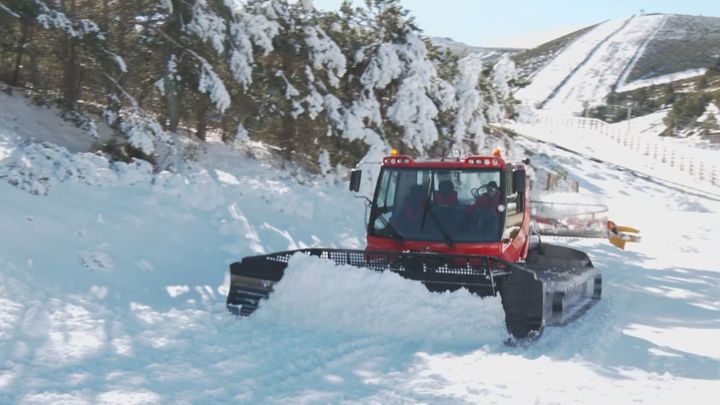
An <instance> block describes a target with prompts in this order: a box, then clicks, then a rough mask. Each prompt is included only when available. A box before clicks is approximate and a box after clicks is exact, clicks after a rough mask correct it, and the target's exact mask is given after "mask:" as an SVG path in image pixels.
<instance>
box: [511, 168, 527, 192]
mask: <svg viewBox="0 0 720 405" xmlns="http://www.w3.org/2000/svg"><path fill="white" fill-rule="evenodd" d="M512 190H513V193H524V192H525V170H515V171H514V172H513V184H512Z"/></svg>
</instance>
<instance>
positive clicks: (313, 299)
mask: <svg viewBox="0 0 720 405" xmlns="http://www.w3.org/2000/svg"><path fill="white" fill-rule="evenodd" d="M274 289H275V291H274V292H273V293H272V295H271V296H270V299H268V300H267V301H266V302H262V303H261V305H260V309H258V311H257V313H256V314H254V316H256V317H257V318H258V319H259V320H269V319H272V320H273V321H276V322H281V323H284V324H287V325H293V326H296V327H306V328H310V329H313V328H317V329H322V330H338V331H344V332H347V333H351V332H355V333H361V334H370V335H382V336H390V337H395V338H402V339H408V340H419V341H435V342H437V341H452V342H455V343H459V342H465V343H469V342H474V343H477V342H478V341H492V342H499V341H501V340H502V339H503V338H504V337H506V332H505V321H504V319H505V318H504V313H503V309H502V305H501V303H500V297H488V298H483V299H481V298H479V297H478V296H475V295H472V294H470V293H469V292H468V291H467V290H464V289H462V290H458V291H456V292H454V293H440V294H435V293H430V292H429V291H428V290H427V289H426V288H425V286H423V285H422V284H421V283H418V282H415V281H410V280H405V279H403V278H402V277H400V276H399V275H397V274H394V273H380V272H376V271H372V270H367V269H359V268H355V267H352V266H347V265H336V264H334V263H332V262H329V261H325V260H322V259H319V258H316V257H311V256H306V255H302V254H296V255H295V256H293V257H292V258H291V259H290V263H289V265H288V268H287V269H286V271H285V275H284V276H283V279H282V280H281V281H280V282H279V283H278V284H276V285H275V287H274Z"/></svg>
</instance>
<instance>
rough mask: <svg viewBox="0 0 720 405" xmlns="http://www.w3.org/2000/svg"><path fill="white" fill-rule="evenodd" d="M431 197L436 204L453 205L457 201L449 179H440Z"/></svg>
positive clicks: (455, 192) (453, 187)
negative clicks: (436, 189)
mask: <svg viewBox="0 0 720 405" xmlns="http://www.w3.org/2000/svg"><path fill="white" fill-rule="evenodd" d="M433 197H434V198H435V204H436V205H455V204H457V202H458V198H457V191H455V186H454V185H453V182H452V181H450V180H443V181H441V182H440V183H439V184H438V191H436V192H435V195H434V196H433Z"/></svg>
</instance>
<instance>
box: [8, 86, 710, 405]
mask: <svg viewBox="0 0 720 405" xmlns="http://www.w3.org/2000/svg"><path fill="white" fill-rule="evenodd" d="M21 102H22V100H21V99H19V98H12V99H3V100H2V103H3V104H2V107H3V108H2V109H0V110H4V109H5V107H6V106H8V105H9V104H12V105H14V107H13V108H17V109H21V107H18V106H17V105H15V103H21ZM22 108H23V109H24V108H25V107H22ZM23 111H27V114H30V113H32V117H33V119H35V120H40V121H41V122H43V125H45V126H46V127H47V128H57V125H58V124H59V122H58V121H55V120H56V118H55V117H54V116H53V115H52V114H48V113H47V112H43V111H40V110H36V109H33V108H30V107H27V109H25V110H23ZM22 114H25V113H22ZM15 118H16V119H12V118H8V117H7V115H5V116H0V206H2V210H0V229H2V230H3V237H2V239H1V240H0V402H2V403H21V404H46V403H67V404H148V403H150V404H152V403H228V402H234V403H251V402H254V403H258V402H259V403H340V402H342V403H408V402H409V403H417V402H426V403H529V402H532V403H541V404H544V403H583V404H588V403H589V404H606V403H634V402H640V403H649V404H677V403H697V404H712V403H715V398H714V397H715V396H716V395H717V393H718V392H720V350H719V349H718V347H719V346H718V345H717V342H718V341H720V316H718V315H720V298H718V297H720V269H719V268H718V267H717V258H716V257H715V256H714V255H713V254H712V252H713V251H714V248H715V247H716V245H717V241H718V238H717V235H718V234H720V203H718V202H717V201H713V200H710V199H706V198H702V197H698V196H695V195H692V194H688V193H686V192H683V191H682V190H680V189H677V188H673V187H667V186H666V185H663V184H662V183H658V182H652V181H647V180H645V179H641V178H638V177H636V176H633V175H632V174H631V173H629V172H622V171H617V170H615V169H612V168H610V167H609V166H607V165H604V164H602V163H598V162H596V161H592V160H587V159H583V158H581V157H579V156H578V155H576V154H573V153H571V152H567V151H560V150H557V149H554V148H552V147H551V146H549V145H547V144H542V143H537V142H535V141H533V140H528V139H518V143H519V147H522V148H524V149H526V150H527V151H528V153H530V154H532V156H531V159H532V160H533V164H534V165H538V167H540V166H545V167H558V166H562V167H563V168H564V169H566V170H567V171H568V172H569V173H570V175H571V176H573V178H576V179H578V181H580V188H581V190H582V191H583V193H586V196H587V197H588V198H589V199H593V200H598V199H599V200H602V201H604V202H606V203H607V204H608V205H609V207H610V209H611V212H610V216H611V218H613V219H615V220H616V222H618V223H621V224H626V225H632V226H636V227H638V228H640V229H641V232H642V236H643V241H642V243H640V244H634V245H631V246H630V247H629V248H628V250H627V251H620V250H617V249H616V248H614V247H612V246H610V245H609V243H607V242H606V241H603V240H594V239H583V240H574V239H566V240H559V241H558V242H560V243H567V244H569V245H571V246H574V247H577V248H580V249H582V250H584V251H586V252H588V254H589V255H590V257H591V258H592V260H593V262H594V264H595V266H596V267H598V268H599V269H600V270H601V271H602V272H603V277H604V289H603V294H604V297H603V300H602V301H601V302H600V303H599V304H598V305H596V306H595V307H594V308H592V309H591V310H590V311H589V312H588V313H587V314H586V315H585V316H584V317H582V318H581V319H579V320H578V321H576V322H574V323H571V324H570V325H568V326H566V327H563V328H549V329H547V330H546V332H545V333H544V335H543V336H542V338H541V339H540V340H538V341H536V342H534V343H532V344H528V345H523V346H520V347H508V346H505V345H504V344H503V340H504V339H505V338H506V336H507V335H506V332H505V331H504V327H503V323H504V321H503V312H502V308H501V307H500V303H499V299H493V298H489V299H483V300H480V299H478V298H477V297H473V296H471V295H469V294H467V293H465V292H462V291H461V292H458V293H455V294H430V293H428V292H426V290H425V288H424V287H422V286H421V285H418V284H416V283H412V282H408V281H405V280H402V279H400V278H398V277H397V276H396V275H394V274H378V273H375V272H370V271H362V270H358V269H352V268H346V267H342V266H340V267H338V266H335V265H331V264H329V263H325V262H322V261H320V260H318V259H316V258H308V257H295V258H293V260H292V262H291V264H290V266H289V268H288V270H287V272H286V274H287V276H286V277H285V278H284V279H283V280H282V282H280V283H279V284H278V285H277V289H276V292H275V293H274V295H273V299H272V300H270V301H268V302H266V303H264V304H263V305H262V307H261V308H260V309H259V310H258V311H257V312H256V313H255V314H254V316H253V317H252V318H249V319H237V318H235V317H234V316H232V315H230V314H229V313H228V312H227V311H226V310H225V307H224V294H225V292H226V288H227V282H228V281H227V266H228V265H229V264H230V263H231V262H233V261H235V260H238V259H240V258H241V257H243V256H246V255H252V254H258V253H264V252H271V251H277V250H285V249H293V248H299V247H306V246H324V247H343V248H362V246H363V245H364V244H363V238H364V231H363V213H364V205H363V202H362V200H358V199H355V198H353V197H352V195H351V194H350V193H349V192H347V186H346V185H345V184H344V183H343V182H340V181H337V180H335V179H334V178H314V177H310V176H304V175H302V174H297V173H295V174H291V173H290V172H286V171H282V170H280V169H278V167H279V166H278V165H276V164H274V162H272V161H271V160H269V159H267V158H262V157H261V158H260V159H258V160H255V159H250V158H248V157H247V156H248V154H249V153H254V154H255V155H261V156H262V149H261V148H259V147H256V148H249V147H248V146H245V147H244V148H243V149H239V150H234V149H228V148H225V147H223V146H221V145H216V144H209V145H208V146H207V149H206V150H205V151H203V152H202V153H200V156H199V159H198V162H196V163H193V164H189V165H187V166H185V167H183V168H182V170H180V171H179V172H178V173H173V174H171V173H166V172H163V173H160V174H157V175H153V174H152V173H151V171H150V170H149V167H147V166H146V165H143V164H137V163H136V164H130V165H126V164H117V163H115V164H111V163H109V162H107V160H105V159H104V158H102V157H99V156H96V155H92V154H86V153H81V152H79V151H73V152H69V151H67V149H65V148H64V147H63V146H57V145H53V144H48V143H45V144H36V143H28V142H27V136H29V135H28V133H27V132H23V130H22V128H21V126H18V125H17V123H18V122H20V123H22V122H25V121H27V120H28V119H29V117H28V116H23V115H20V116H16V117H15ZM35 136H38V137H39V139H51V135H49V134H48V135H47V138H45V137H44V136H42V134H35ZM33 192H34V193H36V194H33Z"/></svg>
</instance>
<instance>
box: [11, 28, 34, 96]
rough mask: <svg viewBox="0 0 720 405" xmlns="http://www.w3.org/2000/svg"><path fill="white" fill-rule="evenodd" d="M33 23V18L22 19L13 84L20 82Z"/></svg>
mask: <svg viewBox="0 0 720 405" xmlns="http://www.w3.org/2000/svg"><path fill="white" fill-rule="evenodd" d="M32 24H33V20H28V19H25V18H23V19H21V20H20V25H21V33H20V39H19V40H18V44H17V48H16V52H17V55H16V57H15V69H13V75H12V78H11V79H10V84H11V85H12V86H17V85H18V84H20V69H22V59H23V55H24V54H25V47H26V46H27V44H28V42H30V37H31V35H32Z"/></svg>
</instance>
